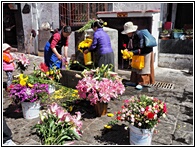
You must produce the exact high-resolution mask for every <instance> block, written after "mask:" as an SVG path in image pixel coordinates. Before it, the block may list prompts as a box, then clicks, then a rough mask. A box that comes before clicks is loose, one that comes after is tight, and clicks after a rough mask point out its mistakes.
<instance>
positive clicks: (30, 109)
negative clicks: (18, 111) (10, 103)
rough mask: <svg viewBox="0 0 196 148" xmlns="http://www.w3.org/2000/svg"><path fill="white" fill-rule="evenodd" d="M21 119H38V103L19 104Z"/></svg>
mask: <svg viewBox="0 0 196 148" xmlns="http://www.w3.org/2000/svg"><path fill="white" fill-rule="evenodd" d="M21 105H22V112H23V117H24V118H25V119H34V118H37V117H39V111H40V101H36V102H21Z"/></svg>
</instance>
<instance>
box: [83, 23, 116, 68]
mask: <svg viewBox="0 0 196 148" xmlns="http://www.w3.org/2000/svg"><path fill="white" fill-rule="evenodd" d="M103 24H104V22H103V21H102V20H97V21H95V22H93V23H92V24H91V28H92V29H93V31H94V34H93V42H92V45H91V47H90V48H89V49H86V50H85V51H84V53H85V54H86V53H88V52H89V51H90V52H92V51H94V52H95V51H96V50H97V57H96V58H97V61H96V62H95V63H94V64H95V67H101V66H102V64H104V65H107V64H112V65H113V66H114V52H113V50H112V47H111V42H110V37H109V35H108V34H107V33H106V32H105V31H104V30H103Z"/></svg>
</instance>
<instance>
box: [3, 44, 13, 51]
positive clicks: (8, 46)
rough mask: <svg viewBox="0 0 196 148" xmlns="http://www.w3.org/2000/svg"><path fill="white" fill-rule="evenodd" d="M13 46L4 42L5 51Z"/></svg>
mask: <svg viewBox="0 0 196 148" xmlns="http://www.w3.org/2000/svg"><path fill="white" fill-rule="evenodd" d="M10 47H11V46H10V45H9V44H7V43H3V51H5V50H6V49H8V48H10Z"/></svg>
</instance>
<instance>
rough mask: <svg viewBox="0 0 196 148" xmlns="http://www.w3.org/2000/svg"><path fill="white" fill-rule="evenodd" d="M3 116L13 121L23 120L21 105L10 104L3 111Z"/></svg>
mask: <svg viewBox="0 0 196 148" xmlns="http://www.w3.org/2000/svg"><path fill="white" fill-rule="evenodd" d="M3 116H5V117H7V118H14V119H18V118H23V113H22V107H21V105H20V104H19V105H15V104H10V105H9V106H8V107H7V108H6V109H4V112H3Z"/></svg>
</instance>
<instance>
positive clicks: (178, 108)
mask: <svg viewBox="0 0 196 148" xmlns="http://www.w3.org/2000/svg"><path fill="white" fill-rule="evenodd" d="M29 58H30V61H31V63H33V62H35V63H40V62H42V61H43V58H42V57H38V56H32V55H29ZM32 70H33V66H32V65H31V66H30V67H29V69H28V71H27V73H31V72H32ZM118 72H119V74H120V75H121V76H122V77H123V78H124V79H128V78H129V72H125V71H120V70H119V71H118ZM15 74H17V72H15ZM3 80H4V81H5V80H6V75H5V73H4V74H3ZM155 80H156V81H160V82H166V83H172V84H174V88H173V89H163V88H157V87H144V89H143V90H141V91H139V90H136V89H135V88H134V87H131V86H128V87H126V92H125V93H124V94H123V96H122V97H121V100H113V101H111V102H110V103H109V104H108V112H114V111H117V110H118V109H119V108H120V106H121V105H122V101H123V100H124V99H126V98H128V97H130V96H132V95H135V94H147V95H149V96H155V97H157V98H159V99H161V100H164V101H165V102H166V104H167V108H168V115H167V117H166V118H164V119H162V120H161V122H160V123H159V125H158V126H157V127H156V129H157V130H158V133H156V134H155V133H154V134H153V138H152V145H159V146H160V145H164V146H167V145H181V146H191V145H194V139H193V138H194V134H193V133H194V131H193V123H194V122H193V113H194V107H193V76H192V75H189V74H188V73H187V72H186V71H181V70H174V69H167V68H160V67H158V68H156V69H155ZM2 91H3V115H4V117H5V119H6V121H7V124H8V126H9V127H10V129H11V131H12V133H13V141H15V142H16V144H17V145H41V143H40V140H39V138H38V137H37V136H36V135H35V134H34V133H33V131H31V127H32V126H33V125H35V124H36V123H37V122H38V120H39V119H38V118H36V119H31V120H27V119H24V118H23V115H22V113H21V112H19V113H17V112H14V110H15V109H16V108H17V106H14V105H11V100H10V99H9V97H8V94H7V92H5V91H4V90H2ZM82 117H83V118H82V120H83V128H82V130H83V136H82V138H81V139H80V140H78V141H74V144H73V145H89V146H90V145H93V146H94V145H97V146H103V145H120V146H126V145H129V130H125V129H124V127H125V126H126V123H119V124H117V125H115V126H114V127H113V128H112V129H110V130H106V129H104V125H105V124H107V123H108V121H111V120H112V118H111V117H107V115H104V116H101V117H96V116H95V115H94V112H93V109H92V110H91V108H89V109H88V110H87V111H86V112H85V113H84V114H83V115H82Z"/></svg>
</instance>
